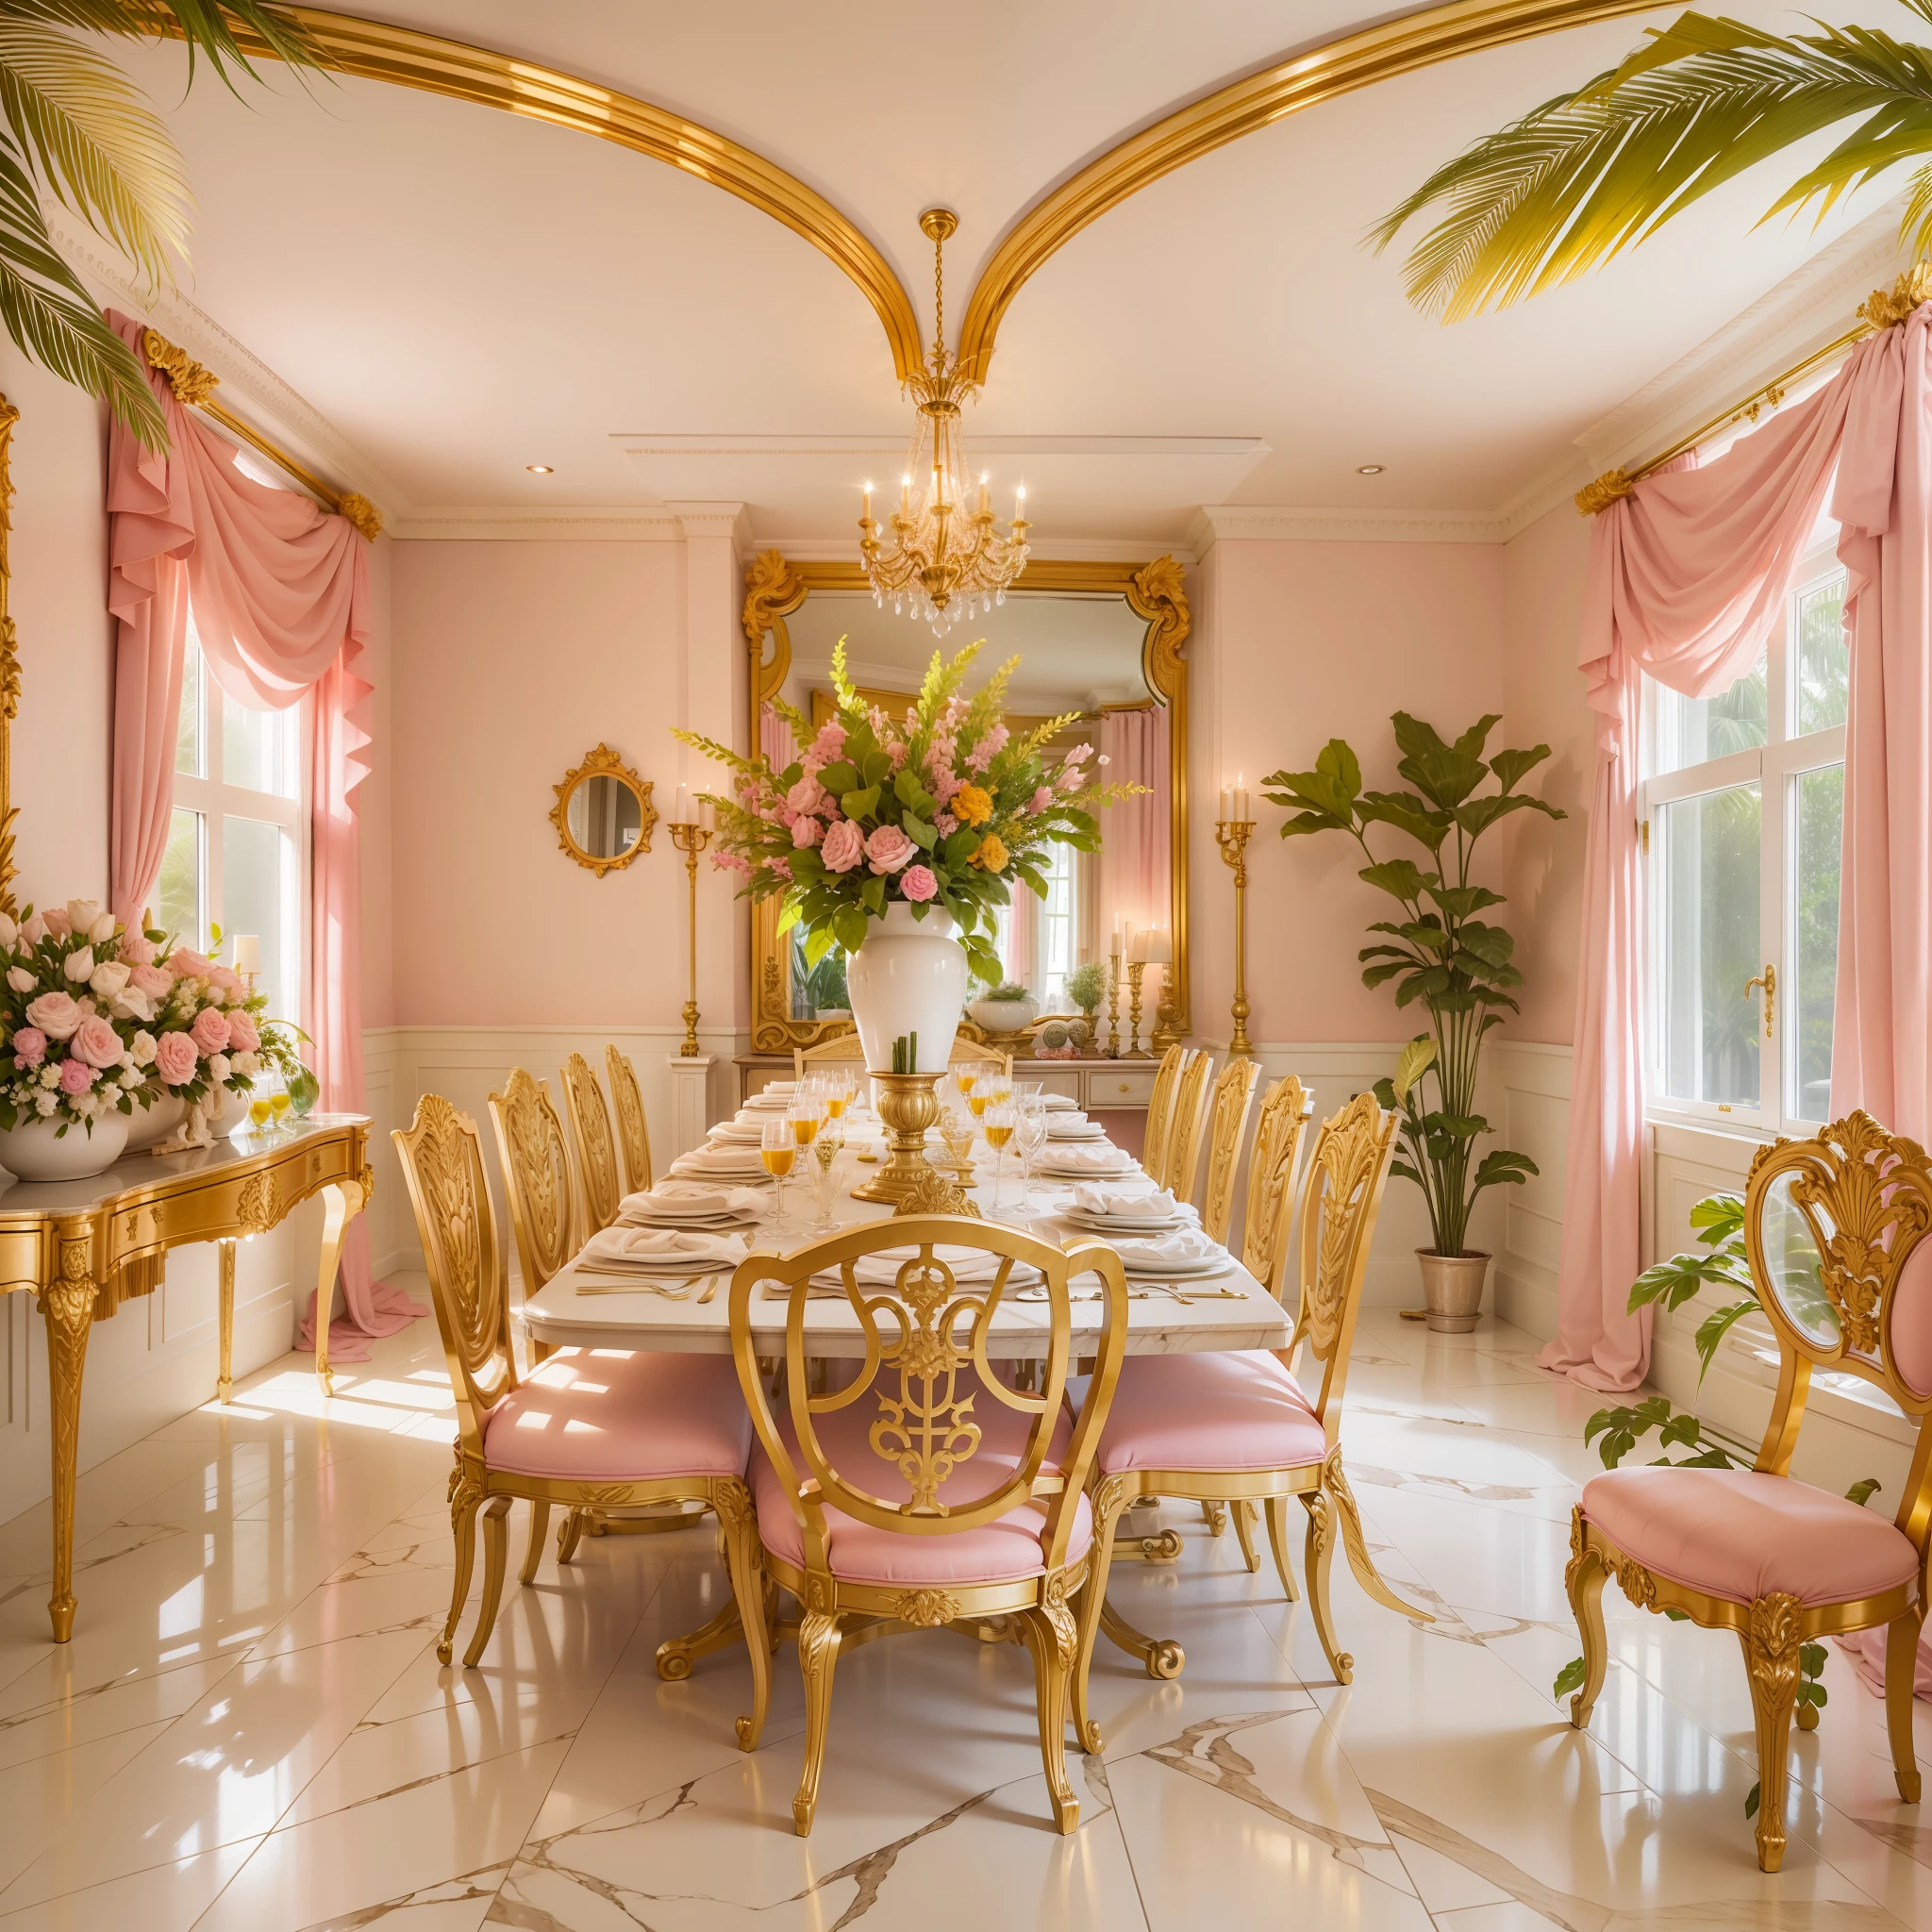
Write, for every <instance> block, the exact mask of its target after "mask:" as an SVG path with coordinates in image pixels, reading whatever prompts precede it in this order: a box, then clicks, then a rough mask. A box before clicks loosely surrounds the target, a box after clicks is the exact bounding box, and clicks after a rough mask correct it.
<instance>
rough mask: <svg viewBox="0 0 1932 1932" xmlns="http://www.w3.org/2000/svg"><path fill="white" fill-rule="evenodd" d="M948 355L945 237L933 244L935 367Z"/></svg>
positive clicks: (933, 344)
mask: <svg viewBox="0 0 1932 1932" xmlns="http://www.w3.org/2000/svg"><path fill="white" fill-rule="evenodd" d="M945 355H946V243H945V240H944V238H943V237H941V239H940V240H938V241H936V242H934V243H933V244H932V359H933V367H934V368H935V369H938V368H941V367H942V366H943V365H944V362H945Z"/></svg>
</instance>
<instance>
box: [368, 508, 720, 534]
mask: <svg viewBox="0 0 1932 1932" xmlns="http://www.w3.org/2000/svg"><path fill="white" fill-rule="evenodd" d="M389 534H390V535H391V537H393V538H395V539H396V541H398V542H403V543H408V542H416V543H681V542H683V541H684V528H683V525H682V524H681V522H680V520H679V518H678V517H677V515H676V514H675V512H674V511H672V510H670V509H665V508H656V507H652V508H639V507H638V506H636V505H632V504H608V505H605V504H584V505H569V506H566V507H564V508H557V509H538V508H525V506H523V505H521V504H478V505H474V506H472V505H463V506H460V507H454V508H428V509H419V510H413V511H411V512H410V513H409V514H408V516H403V517H398V518H396V520H395V521H394V522H393V523H392V524H391V525H390V529H389Z"/></svg>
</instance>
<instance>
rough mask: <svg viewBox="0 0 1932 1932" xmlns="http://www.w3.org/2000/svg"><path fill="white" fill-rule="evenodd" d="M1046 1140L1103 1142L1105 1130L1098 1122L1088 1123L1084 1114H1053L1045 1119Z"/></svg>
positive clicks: (1105, 1136) (1105, 1135) (1105, 1137)
mask: <svg viewBox="0 0 1932 1932" xmlns="http://www.w3.org/2000/svg"><path fill="white" fill-rule="evenodd" d="M1046 1138H1047V1139H1048V1140H1049V1141H1104V1140H1106V1139H1107V1129H1106V1128H1105V1127H1103V1126H1102V1125H1101V1124H1100V1123H1099V1122H1098V1121H1090V1120H1089V1119H1088V1118H1087V1116H1086V1115H1085V1114H1078V1113H1055V1114H1049V1115H1047V1117H1046Z"/></svg>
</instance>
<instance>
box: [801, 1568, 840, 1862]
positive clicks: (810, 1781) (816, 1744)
mask: <svg viewBox="0 0 1932 1932" xmlns="http://www.w3.org/2000/svg"><path fill="white" fill-rule="evenodd" d="M813 1581H814V1582H817V1581H818V1579H817V1578H814V1579H813ZM827 1594H829V1592H827ZM838 1661H839V1613H838V1612H837V1611H836V1610H831V1609H825V1610H817V1609H808V1610H807V1611H806V1613H805V1615H804V1617H803V1618H801V1619H800V1621H799V1625H798V1674H799V1675H800V1676H801V1677H803V1678H804V1679H805V1770H804V1773H803V1774H802V1775H801V1776H800V1778H799V1780H798V1795H797V1796H796V1797H795V1798H793V1799H792V1801H791V1818H792V1823H793V1824H794V1826H795V1827H796V1829H797V1832H798V1835H799V1837H800V1838H809V1837H810V1836H811V1820H812V1813H813V1812H814V1811H816V1810H817V1809H818V1804H819V1777H820V1774H822V1773H823V1772H824V1768H825V1732H826V1730H827V1728H828V1726H829V1725H830V1723H831V1717H832V1672H833V1670H834V1668H835V1667H836V1666H837V1664H838Z"/></svg>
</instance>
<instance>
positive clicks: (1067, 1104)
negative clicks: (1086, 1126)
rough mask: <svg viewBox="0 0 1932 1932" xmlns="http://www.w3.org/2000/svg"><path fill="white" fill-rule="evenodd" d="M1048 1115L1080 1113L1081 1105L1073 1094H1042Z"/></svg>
mask: <svg viewBox="0 0 1932 1932" xmlns="http://www.w3.org/2000/svg"><path fill="white" fill-rule="evenodd" d="M1040 1097H1041V1099H1042V1100H1043V1101H1044V1102H1045V1103H1046V1110H1047V1112H1048V1113H1070V1112H1071V1113H1078V1112H1079V1111H1080V1103H1079V1102H1078V1101H1077V1100H1075V1099H1074V1096H1073V1095H1072V1094H1071V1093H1042V1094H1041V1096H1040Z"/></svg>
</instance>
